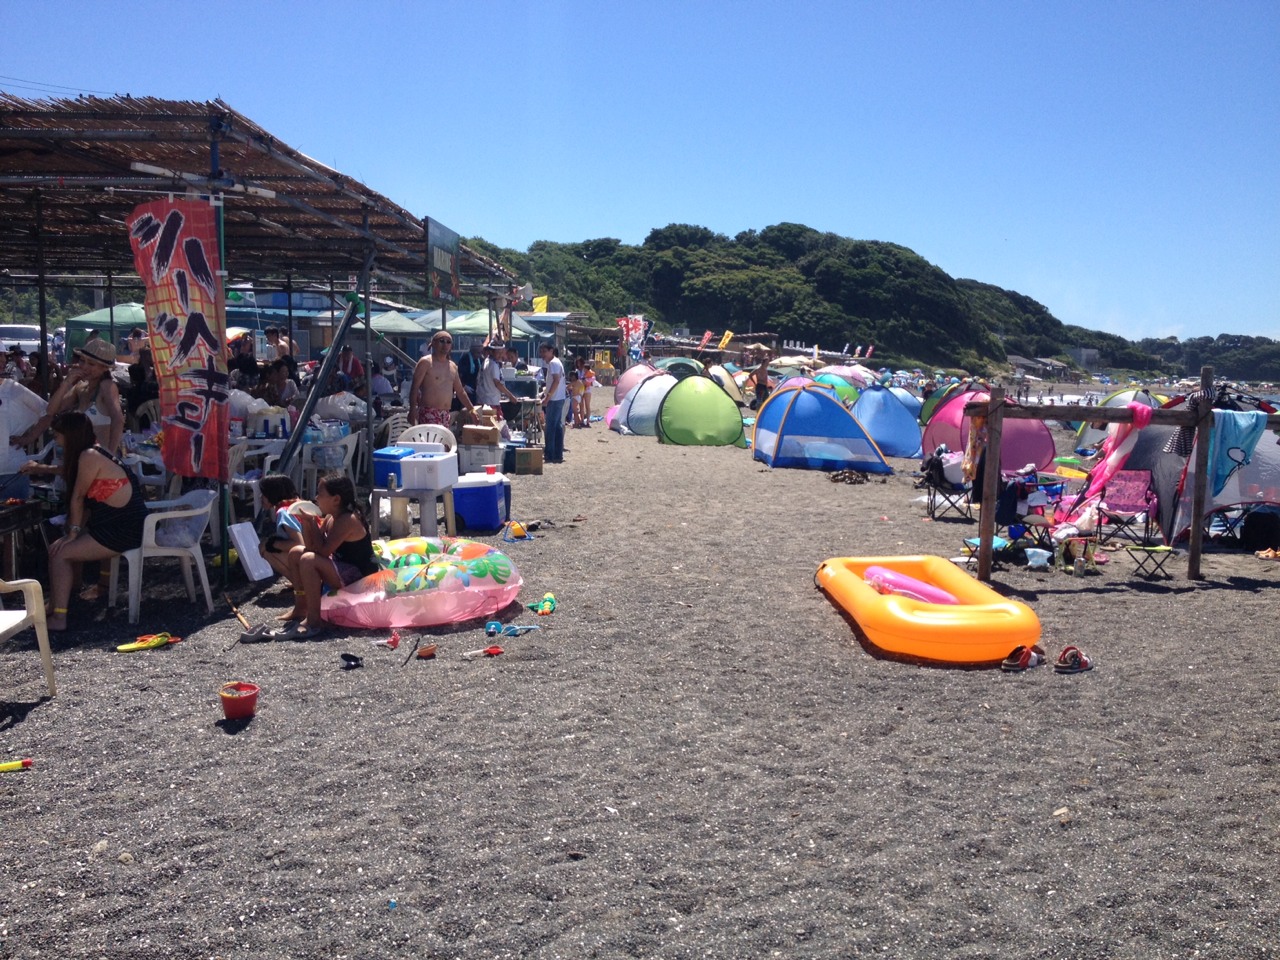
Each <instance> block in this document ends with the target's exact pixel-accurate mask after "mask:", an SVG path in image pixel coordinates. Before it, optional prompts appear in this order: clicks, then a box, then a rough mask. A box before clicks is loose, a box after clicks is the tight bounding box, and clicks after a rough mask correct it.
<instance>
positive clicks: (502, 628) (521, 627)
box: [484, 620, 542, 637]
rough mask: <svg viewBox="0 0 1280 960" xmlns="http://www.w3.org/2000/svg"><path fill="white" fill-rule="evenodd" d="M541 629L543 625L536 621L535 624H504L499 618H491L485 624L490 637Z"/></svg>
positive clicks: (520, 633)
mask: <svg viewBox="0 0 1280 960" xmlns="http://www.w3.org/2000/svg"><path fill="white" fill-rule="evenodd" d="M541 629H542V626H541V625H540V624H536V623H535V624H523V623H508V624H505V625H504V624H502V623H500V622H499V621H497V620H490V621H489V622H488V623H486V624H485V625H484V632H485V635H486V636H490V637H496V636H499V635H501V636H504V637H518V636H520V635H522V634H525V633H528V632H529V631H530V630H541Z"/></svg>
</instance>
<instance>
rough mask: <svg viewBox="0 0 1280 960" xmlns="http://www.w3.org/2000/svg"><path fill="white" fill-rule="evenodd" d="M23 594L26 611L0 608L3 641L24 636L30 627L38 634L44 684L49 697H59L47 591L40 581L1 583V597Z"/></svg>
mask: <svg viewBox="0 0 1280 960" xmlns="http://www.w3.org/2000/svg"><path fill="white" fill-rule="evenodd" d="M15 590H17V591H21V592H22V603H23V606H24V607H25V609H23V610H5V609H4V608H3V607H0V640H4V639H7V638H9V637H11V636H13V635H14V634H15V633H20V632H21V631H23V630H25V629H26V628H27V627H34V628H35V631H36V645H37V646H38V647H39V648H40V660H41V661H42V662H43V663H44V682H45V684H46V685H47V686H48V688H49V696H51V697H53V696H57V694H58V688H57V687H56V686H54V683H53V653H52V651H51V650H50V649H49V628H48V627H46V626H45V620H44V591H43V590H42V589H41V587H40V584H39V582H38V581H36V580H8V581H6V580H0V593H13V592H14V591H15Z"/></svg>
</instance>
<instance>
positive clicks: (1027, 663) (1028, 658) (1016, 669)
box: [1000, 643, 1045, 673]
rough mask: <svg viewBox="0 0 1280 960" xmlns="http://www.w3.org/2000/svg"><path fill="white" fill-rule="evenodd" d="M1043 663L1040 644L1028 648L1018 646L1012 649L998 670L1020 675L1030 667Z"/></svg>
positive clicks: (1042, 649)
mask: <svg viewBox="0 0 1280 960" xmlns="http://www.w3.org/2000/svg"><path fill="white" fill-rule="evenodd" d="M1044 661H1045V653H1044V648H1043V647H1041V646H1040V644H1038V643H1037V644H1034V645H1033V646H1030V647H1024V646H1021V645H1019V646H1017V647H1014V648H1013V653H1011V654H1009V656H1007V657H1005V658H1004V660H1003V661H1002V662H1001V664H1000V669H1001V670H1003V671H1005V672H1006V673H1021V672H1022V671H1023V670H1027V669H1029V668H1031V667H1038V666H1039V665H1040V664H1042V663H1044Z"/></svg>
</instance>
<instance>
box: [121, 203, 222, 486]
mask: <svg viewBox="0 0 1280 960" xmlns="http://www.w3.org/2000/svg"><path fill="white" fill-rule="evenodd" d="M128 227H129V242H130V244H131V245H132V246H133V262H134V266H135V267H136V268H137V271H138V276H139V277H141V278H142V282H143V283H144V284H146V287H147V298H146V312H147V332H148V334H149V339H150V342H151V356H152V357H153V358H154V360H155V367H156V377H157V378H158V379H159V381H160V415H161V417H160V418H161V423H162V424H163V429H164V434H163V446H162V453H163V455H164V465H165V467H166V468H168V469H169V470H170V471H172V472H173V473H176V474H178V475H180V476H183V477H207V478H209V479H211V480H220V481H222V482H223V483H225V482H226V481H227V480H228V479H229V475H228V470H227V440H228V436H229V434H230V428H229V424H230V412H229V407H228V400H229V399H230V396H231V394H230V378H229V377H228V376H227V356H226V342H225V340H226V329H227V322H226V308H225V303H224V300H223V290H222V277H221V272H220V271H221V269H222V265H221V262H220V260H219V257H218V230H217V225H216V223H215V221H214V211H213V207H211V206H209V204H208V203H201V202H199V201H195V200H172V201H171V200H156V201H154V202H152V203H144V204H141V205H139V206H137V207H135V208H134V210H133V213H131V214H130V215H129V221H128Z"/></svg>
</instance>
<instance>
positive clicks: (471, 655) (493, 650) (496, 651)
mask: <svg viewBox="0 0 1280 960" xmlns="http://www.w3.org/2000/svg"><path fill="white" fill-rule="evenodd" d="M501 653H502V648H501V647H500V646H498V645H497V644H496V643H495V644H492V645H490V646H487V647H485V648H484V649H483V650H468V651H467V652H466V653H464V654H463V656H464V657H465V658H466V659H468V660H474V659H475V658H476V657H496V656H499V655H500V654H501Z"/></svg>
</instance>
